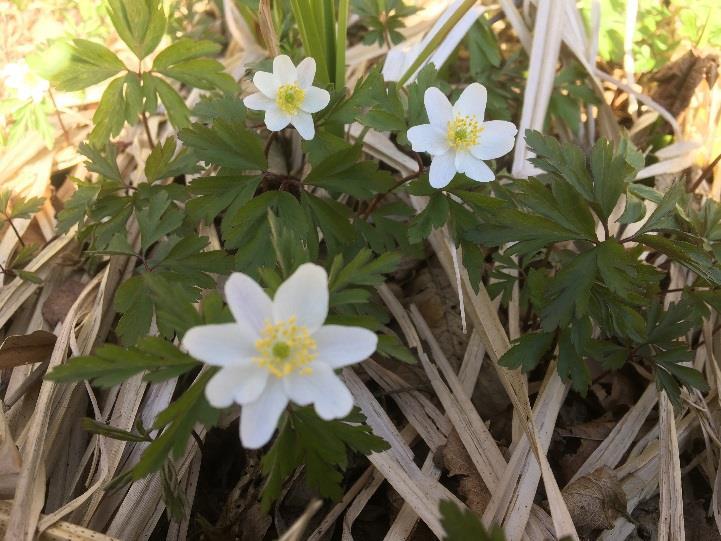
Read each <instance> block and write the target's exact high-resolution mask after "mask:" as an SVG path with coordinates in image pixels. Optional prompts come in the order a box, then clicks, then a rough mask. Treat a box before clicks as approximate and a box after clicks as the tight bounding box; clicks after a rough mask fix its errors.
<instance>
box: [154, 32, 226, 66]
mask: <svg viewBox="0 0 721 541" xmlns="http://www.w3.org/2000/svg"><path fill="white" fill-rule="evenodd" d="M221 49H222V47H221V45H220V44H219V43H216V42H214V41H210V40H205V39H201V40H195V39H191V38H180V39H179V40H177V41H175V42H174V43H173V44H172V45H170V46H168V47H166V48H165V49H163V50H162V51H160V52H159V53H158V56H156V57H155V60H153V69H154V70H157V71H160V70H163V69H165V68H168V67H170V66H173V65H175V64H178V63H179V62H184V61H186V60H193V59H195V58H201V57H203V56H212V55H215V54H217V53H219V52H220V50H221Z"/></svg>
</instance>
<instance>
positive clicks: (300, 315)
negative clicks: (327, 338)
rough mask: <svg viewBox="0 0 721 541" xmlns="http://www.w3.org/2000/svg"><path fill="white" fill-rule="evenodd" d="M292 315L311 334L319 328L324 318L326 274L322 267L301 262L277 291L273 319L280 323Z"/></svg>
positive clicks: (326, 308)
mask: <svg viewBox="0 0 721 541" xmlns="http://www.w3.org/2000/svg"><path fill="white" fill-rule="evenodd" d="M293 316H295V317H296V318H297V323H298V325H305V326H306V327H308V331H309V332H311V333H314V332H315V331H317V330H318V329H320V327H321V325H323V322H324V321H325V318H326V317H327V316H328V275H327V274H326V272H325V269H324V268H323V267H321V266H319V265H314V264H313V263H304V264H303V265H301V266H300V267H298V268H297V269H296V271H295V272H294V273H293V274H292V275H291V276H290V278H288V279H287V280H286V281H285V282H283V283H282V284H281V285H280V287H279V288H278V291H277V292H276V294H275V298H274V299H273V319H274V320H275V321H276V322H280V321H286V320H288V319H289V318H291V317H293Z"/></svg>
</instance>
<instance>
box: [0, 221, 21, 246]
mask: <svg viewBox="0 0 721 541" xmlns="http://www.w3.org/2000/svg"><path fill="white" fill-rule="evenodd" d="M3 216H5V219H6V220H7V221H8V224H10V227H11V228H12V230H13V231H14V232H15V236H16V237H17V238H18V241H19V242H20V246H22V247H23V248H24V247H25V241H24V240H23V238H22V237H21V236H20V232H19V231H18V230H17V228H16V227H15V224H14V223H13V219H12V218H11V217H10V216H8V215H7V214H5V213H3Z"/></svg>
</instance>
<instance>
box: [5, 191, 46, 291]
mask: <svg viewBox="0 0 721 541" xmlns="http://www.w3.org/2000/svg"><path fill="white" fill-rule="evenodd" d="M44 204H45V198H43V197H31V198H24V197H22V196H15V197H13V195H12V192H11V191H10V190H3V191H1V192H0V224H3V225H7V227H9V228H10V229H11V230H12V231H13V232H14V233H15V236H16V237H17V239H18V244H19V249H18V250H16V251H15V253H14V254H13V256H12V258H11V259H10V261H9V262H8V263H7V264H6V265H5V266H1V265H0V272H2V274H4V275H5V276H9V277H13V276H18V277H19V278H21V279H22V280H26V281H28V282H33V283H36V284H39V283H42V279H41V278H40V277H39V276H38V275H37V274H36V273H34V272H32V271H30V270H26V269H24V268H23V267H25V265H27V264H28V263H29V262H30V261H31V260H32V259H33V257H34V256H35V254H37V252H38V249H39V246H37V245H36V244H26V243H25V241H24V240H23V238H22V235H20V232H19V231H18V230H17V228H16V227H15V222H14V220H19V219H25V220H29V219H31V218H32V217H33V216H34V215H35V214H36V213H37V212H38V211H39V210H40V208H41V207H42V206H43V205H44Z"/></svg>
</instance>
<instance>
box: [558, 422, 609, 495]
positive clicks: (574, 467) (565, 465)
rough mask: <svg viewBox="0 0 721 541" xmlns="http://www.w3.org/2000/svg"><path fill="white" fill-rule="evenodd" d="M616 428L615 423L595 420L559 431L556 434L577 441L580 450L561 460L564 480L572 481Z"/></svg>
mask: <svg viewBox="0 0 721 541" xmlns="http://www.w3.org/2000/svg"><path fill="white" fill-rule="evenodd" d="M614 426H616V423H615V422H614V421H608V420H603V419H595V420H593V421H589V422H588V423H583V424H579V425H576V426H574V427H571V428H570V429H568V430H565V429H561V428H559V429H557V430H556V433H557V434H558V435H559V436H561V437H563V438H569V439H570V441H572V440H573V439H576V440H577V441H578V448H577V449H576V451H575V452H573V453H568V454H564V455H563V456H562V457H561V459H560V461H559V462H560V466H561V474H562V478H563V479H564V480H566V481H568V480H570V479H571V478H572V477H573V476H574V475H575V473H576V472H577V471H578V468H580V467H581V465H582V464H583V463H584V462H586V459H587V458H588V457H589V456H591V454H592V453H593V452H594V451H595V450H596V449H597V448H598V446H599V445H601V442H602V441H603V440H604V439H605V438H606V437H607V436H608V435H609V434H610V433H611V430H613V427H614Z"/></svg>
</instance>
